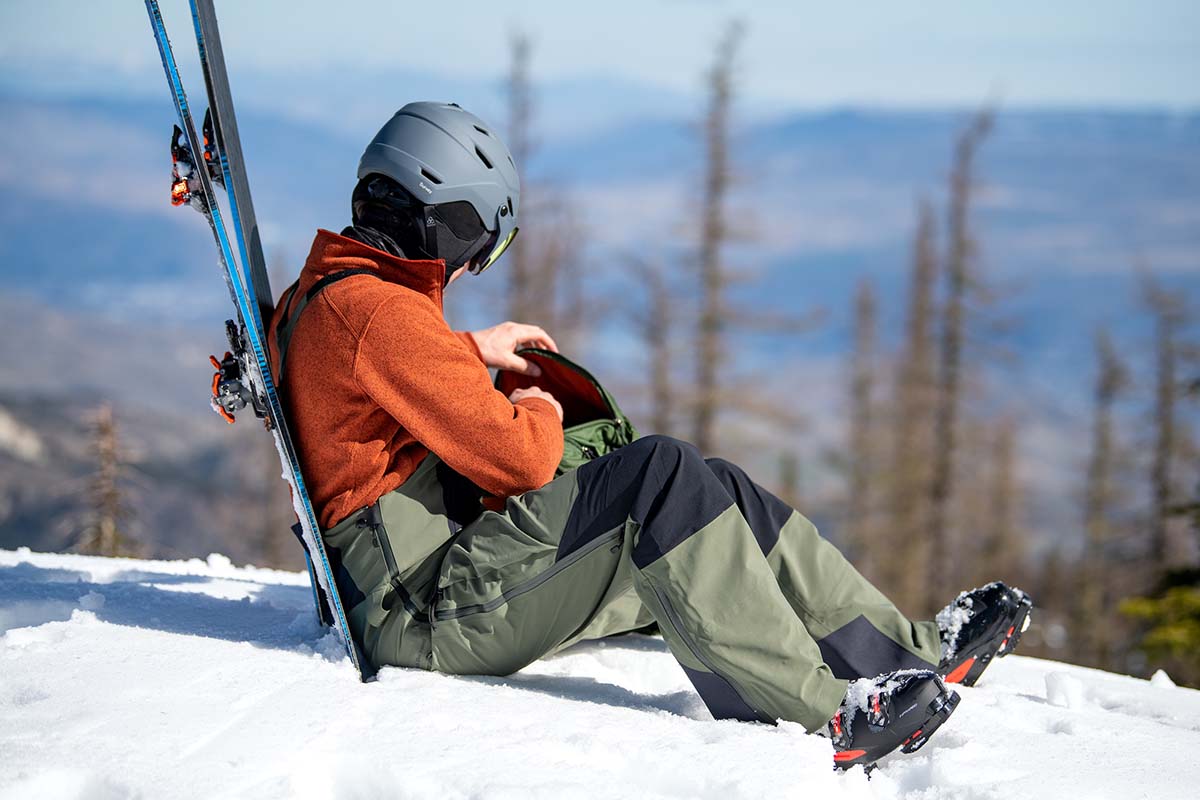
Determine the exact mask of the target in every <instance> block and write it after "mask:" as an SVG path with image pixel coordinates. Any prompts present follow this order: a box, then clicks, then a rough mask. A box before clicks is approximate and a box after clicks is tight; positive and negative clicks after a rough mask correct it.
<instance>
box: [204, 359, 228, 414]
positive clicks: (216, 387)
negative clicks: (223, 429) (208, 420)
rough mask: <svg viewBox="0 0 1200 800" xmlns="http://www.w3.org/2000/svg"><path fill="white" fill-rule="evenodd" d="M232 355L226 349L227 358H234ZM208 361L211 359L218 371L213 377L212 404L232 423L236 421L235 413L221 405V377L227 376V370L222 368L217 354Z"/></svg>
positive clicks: (210, 361) (214, 408) (214, 409)
mask: <svg viewBox="0 0 1200 800" xmlns="http://www.w3.org/2000/svg"><path fill="white" fill-rule="evenodd" d="M232 357H233V354H232V353H230V352H228V351H226V352H225V358H226V359H230V358H232ZM208 361H209V363H211V364H212V365H213V369H215V370H216V372H214V373H213V379H212V403H211V404H210V405H212V408H213V411H216V412H217V413H218V414H220V415H221V418H222V419H223V420H225V421H226V422H228V423H229V424H230V425H232V424H233V423H234V418H233V414H230V413H229V412H228V411H226V410H225V409H224V408H223V407H222V406H221V403H220V398H221V378H223V377H224V376H225V371H224V370H223V369H222V367H221V362H220V361H218V360H217V357H216V356H209V357H208Z"/></svg>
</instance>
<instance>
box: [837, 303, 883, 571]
mask: <svg viewBox="0 0 1200 800" xmlns="http://www.w3.org/2000/svg"><path fill="white" fill-rule="evenodd" d="M876 316H877V314H876V303H875V292H874V290H873V289H872V288H871V284H870V283H869V282H867V281H865V280H864V281H863V282H862V283H860V284H859V285H858V292H857V294H856V295H855V300H854V352H853V355H852V359H851V365H850V424H849V442H848V450H849V452H848V456H849V472H850V476H849V477H850V480H849V496H848V497H847V498H846V500H847V504H846V535H845V540H846V544H847V549H848V550H849V555H850V558H851V559H852V560H853V561H854V562H855V565H856V566H857V567H858V569H859V570H861V571H862V572H865V573H867V574H871V572H872V570H871V569H870V565H868V563H867V562H868V561H869V560H871V559H870V554H871V542H870V538H871V531H870V529H869V528H870V523H871V520H872V513H871V512H872V506H873V505H874V487H873V485H872V484H873V480H872V479H873V477H874V471H875V458H874V454H875V415H874V405H875V370H876V367H877V365H876V363H875V360H876V353H875V347H876Z"/></svg>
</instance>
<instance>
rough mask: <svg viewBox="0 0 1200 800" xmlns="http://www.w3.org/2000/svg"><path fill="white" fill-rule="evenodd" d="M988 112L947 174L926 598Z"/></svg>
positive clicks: (950, 444)
mask: <svg viewBox="0 0 1200 800" xmlns="http://www.w3.org/2000/svg"><path fill="white" fill-rule="evenodd" d="M991 126H992V115H991V112H990V111H986V110H985V111H983V112H981V113H980V114H979V115H978V116H977V117H976V118H975V119H974V120H973V121H972V122H971V124H970V125H969V126H968V127H967V129H966V130H965V131H963V133H962V134H961V135H960V136H959V138H958V142H957V144H956V145H955V148H954V166H953V169H952V171H951V174H950V201H949V202H950V208H949V214H948V220H947V235H948V237H949V242H948V245H947V254H946V265H945V277H946V297H945V304H946V305H945V310H944V312H943V317H942V329H941V348H940V349H941V353H940V367H941V371H940V374H939V376H938V399H937V415H936V419H935V427H934V453H933V455H934V465H933V478H932V483H931V486H930V505H931V512H930V524H929V543H930V549H931V551H932V552H931V558H930V559H929V569H930V579H929V580H928V581H927V585H928V588H929V591H930V592H932V593H933V594H932V597H940V596H943V595H945V594H946V593H947V591H948V589H949V581H948V579H947V576H948V574H949V572H950V568H951V565H952V564H953V554H952V553H951V552H950V550H951V547H950V531H949V529H950V505H951V501H952V499H953V494H954V475H955V466H956V463H955V459H956V456H957V451H958V425H959V415H960V413H961V407H962V393H963V383H964V381H963V374H962V373H963V345H964V342H965V341H966V334H967V324H968V320H967V295H968V293H969V292H970V291H971V287H972V285H973V275H972V272H973V269H972V267H973V262H974V257H975V242H974V239H973V237H972V234H971V226H970V211H971V195H972V192H973V190H974V182H975V179H974V175H973V170H974V164H975V155H976V153H977V152H978V150H979V146H980V145H981V144H982V142H983V140H984V138H985V137H986V136H987V134H988V132H989V131H990V130H991ZM934 602H936V601H934Z"/></svg>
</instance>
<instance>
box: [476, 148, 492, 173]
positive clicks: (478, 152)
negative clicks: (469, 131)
mask: <svg viewBox="0 0 1200 800" xmlns="http://www.w3.org/2000/svg"><path fill="white" fill-rule="evenodd" d="M475 155H477V156H479V160H480V161H482V162H483V165H484V166H485V167H487V168H488V169H492V162H491V161H489V160H488V157H487V156H485V155H484V154H483V151H482V150H480V149H479V145H475Z"/></svg>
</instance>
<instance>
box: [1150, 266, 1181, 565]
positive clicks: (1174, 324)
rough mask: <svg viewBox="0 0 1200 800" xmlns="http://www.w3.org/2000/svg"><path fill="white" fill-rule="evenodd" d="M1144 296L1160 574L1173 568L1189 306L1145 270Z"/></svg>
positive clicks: (1153, 551)
mask: <svg viewBox="0 0 1200 800" xmlns="http://www.w3.org/2000/svg"><path fill="white" fill-rule="evenodd" d="M1142 295H1143V300H1144V302H1145V304H1146V307H1147V309H1148V310H1149V311H1150V313H1151V314H1152V315H1153V316H1154V353H1155V366H1154V412H1153V414H1154V444H1153V452H1152V456H1151V464H1150V493H1151V509H1150V557H1151V559H1152V561H1153V565H1154V569H1155V570H1157V572H1158V574H1161V573H1163V572H1165V571H1166V570H1167V569H1168V568H1169V567H1170V560H1171V557H1172V549H1171V546H1172V543H1171V535H1170V530H1171V524H1172V517H1173V516H1174V495H1175V487H1174V462H1175V455H1176V452H1177V450H1178V448H1179V447H1180V439H1181V432H1180V430H1179V424H1178V418H1177V408H1176V406H1177V401H1178V395H1179V385H1178V384H1179V374H1178V373H1179V369H1178V367H1179V351H1180V343H1179V329H1180V328H1181V327H1182V325H1183V324H1184V322H1185V319H1186V313H1187V311H1186V308H1185V307H1184V304H1183V302H1182V300H1181V299H1180V297H1179V295H1177V294H1174V293H1171V292H1168V291H1167V290H1165V289H1164V288H1162V287H1161V286H1159V285H1158V283H1157V282H1156V281H1155V280H1154V279H1153V277H1151V276H1150V274H1149V273H1144V274H1143V278H1142Z"/></svg>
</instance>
